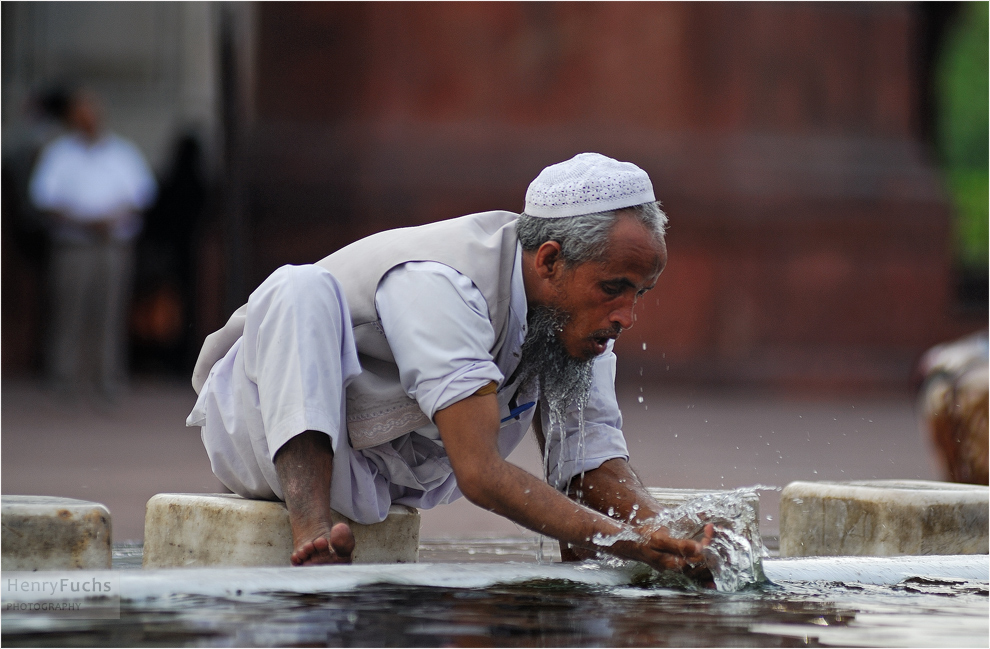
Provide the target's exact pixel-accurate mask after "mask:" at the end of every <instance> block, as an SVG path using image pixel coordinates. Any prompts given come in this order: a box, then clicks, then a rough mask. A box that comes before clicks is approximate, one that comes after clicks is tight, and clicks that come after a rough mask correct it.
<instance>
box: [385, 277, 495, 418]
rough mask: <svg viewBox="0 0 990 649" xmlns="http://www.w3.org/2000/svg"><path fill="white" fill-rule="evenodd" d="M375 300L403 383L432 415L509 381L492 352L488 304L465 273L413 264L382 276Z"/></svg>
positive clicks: (493, 333)
mask: <svg viewBox="0 0 990 649" xmlns="http://www.w3.org/2000/svg"><path fill="white" fill-rule="evenodd" d="M375 304H376V306H377V308H378V315H379V317H380V318H381V324H382V329H383V330H384V332H385V337H386V338H387V339H388V342H389V347H390V348H391V350H392V355H393V357H394V358H395V363H396V365H397V366H398V368H399V379H400V381H401V382H402V387H403V388H404V389H405V391H406V393H407V394H408V395H409V396H410V397H411V398H413V399H415V400H416V401H417V403H419V407H420V409H421V410H422V411H423V412H424V413H425V414H426V415H427V416H428V417H430V419H433V416H434V415H435V414H436V412H437V411H438V410H443V409H444V408H446V407H447V406H449V405H452V404H454V403H456V402H458V401H460V400H461V399H464V398H466V397H468V396H470V395H472V394H474V393H475V392H477V391H478V389H480V388H481V387H483V386H484V385H486V384H487V383H488V382H490V381H495V382H496V383H501V381H502V380H503V378H504V377H503V375H502V372H501V371H500V370H499V369H498V366H497V365H496V364H495V361H494V359H493V358H492V355H491V352H490V350H491V349H492V347H493V346H494V344H495V330H494V328H493V327H492V324H491V321H490V320H489V318H488V305H487V303H486V302H485V299H484V296H482V294H481V291H479V290H478V289H477V287H475V286H474V284H473V283H472V282H471V280H470V279H468V278H467V277H465V276H464V275H461V274H460V273H458V272H457V271H455V270H453V269H452V268H450V267H448V266H444V265H443V264H439V263H436V262H409V263H406V264H403V265H402V266H398V267H396V268H394V269H393V270H391V271H390V272H389V273H388V274H387V275H386V276H385V277H384V278H383V279H382V281H381V282H380V283H379V285H378V291H377V293H376V294H375Z"/></svg>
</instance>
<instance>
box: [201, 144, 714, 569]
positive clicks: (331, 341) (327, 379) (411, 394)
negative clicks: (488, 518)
mask: <svg viewBox="0 0 990 649" xmlns="http://www.w3.org/2000/svg"><path fill="white" fill-rule="evenodd" d="M666 222H667V217H666V215H664V213H663V212H662V211H661V209H660V206H659V203H658V202H657V201H656V198H655V196H654V193H653V185H652V183H651V181H650V179H649V176H648V175H647V174H646V172H644V171H643V170H642V169H640V168H639V167H637V166H635V165H633V164H631V163H628V162H618V161H616V160H613V159H611V158H608V157H605V156H603V155H600V154H594V153H585V154H580V155H578V156H576V157H574V158H572V159H571V160H568V161H565V162H562V163H559V164H557V165H552V166H550V167H548V168H546V169H544V170H543V172H541V173H540V175H539V176H538V177H537V178H536V180H534V181H533V182H532V183H531V185H530V187H529V189H528V191H527V194H526V207H525V213H524V214H522V215H519V214H514V213H512V212H505V211H494V212H484V213H479V214H471V215H468V216H463V217H460V218H455V219H451V220H448V221H440V222H437V223H432V224H428V225H423V226H419V227H413V228H402V229H398V230H390V231H386V232H381V233H378V234H376V235H372V236H370V237H368V238H365V239H362V240H360V241H358V242H356V243H353V244H351V245H350V246H347V247H345V248H343V249H341V250H339V251H337V252H336V253H334V254H332V255H330V256H329V257H326V258H325V259H323V260H322V261H320V262H318V263H317V264H313V265H305V266H283V267H282V268H280V269H278V270H277V271H275V272H274V273H273V274H272V275H271V276H270V277H269V278H268V279H267V280H265V281H264V282H263V283H262V284H261V286H259V287H258V288H257V289H256V290H255V291H254V292H253V293H252V294H251V296H250V298H249V300H248V303H247V304H246V305H245V306H243V307H242V308H241V309H239V310H238V311H236V312H235V313H234V315H233V316H232V317H231V318H230V320H229V321H228V323H227V325H226V326H225V327H224V328H223V329H221V330H220V331H218V332H215V333H214V334H211V336H209V337H208V338H207V340H206V342H205V343H204V345H203V349H202V351H201V353H200V357H199V360H198V362H197V365H196V369H195V371H194V374H193V386H194V388H195V389H196V391H197V392H198V393H199V398H198V400H197V403H196V405H195V407H194V409H193V411H192V413H191V414H190V415H189V417H188V419H187V422H186V423H187V425H189V426H201V427H202V436H203V441H204V444H205V446H206V449H207V452H208V454H209V456H210V462H211V465H212V468H213V471H214V473H215V474H216V475H217V477H218V478H220V480H221V482H223V483H224V484H225V485H226V486H227V487H228V488H230V489H231V490H232V491H234V492H236V493H238V494H240V495H241V496H244V497H247V498H262V499H279V500H283V501H284V502H285V504H286V507H287V508H288V511H289V518H290V523H291V528H292V536H293V546H294V551H293V553H292V556H291V560H292V563H293V564H295V565H302V564H313V563H341V562H348V561H349V560H350V555H351V552H352V551H353V548H354V537H353V534H352V533H351V531H350V528H349V527H348V526H347V525H346V524H343V523H341V524H337V525H332V524H331V518H330V516H331V514H330V512H331V509H333V510H336V511H337V512H340V513H341V514H343V515H345V516H346V517H348V518H349V519H351V520H353V521H356V522H358V523H362V524H372V523H376V522H379V521H381V520H384V519H385V517H386V516H387V514H388V509H389V506H390V505H392V504H393V503H397V504H403V505H408V506H411V507H419V508H431V507H434V506H436V505H440V504H444V503H447V502H450V501H452V500H454V499H457V498H459V497H461V495H464V496H465V497H467V498H468V500H470V501H471V502H473V503H474V504H476V505H479V506H481V507H483V508H485V509H488V510H490V511H494V512H496V513H498V514H500V515H502V516H505V517H506V518H508V519H510V520H512V521H514V522H516V523H518V524H519V525H522V526H524V527H526V528H528V529H531V530H533V531H535V532H538V533H540V534H544V535H547V536H551V537H554V538H556V539H558V540H559V541H560V542H561V553H562V556H564V558H565V559H576V558H580V557H586V556H591V555H594V554H596V553H598V552H603V553H607V554H612V555H615V556H619V557H623V558H628V559H635V560H639V561H643V562H645V563H647V564H649V565H651V566H653V567H655V568H658V569H673V570H679V571H683V572H685V573H687V574H688V575H690V576H693V577H695V578H697V579H699V580H700V581H702V582H703V583H706V584H709V585H711V573H710V572H709V570H708V567H707V564H706V559H705V556H704V551H705V548H706V547H707V546H708V545H709V544H710V542H711V538H712V534H713V532H714V530H713V529H712V527H711V526H710V525H708V526H704V527H702V528H700V529H698V530H695V531H694V532H693V537H694V538H693V539H678V538H673V537H672V536H671V534H670V533H669V530H668V529H666V528H664V527H661V526H660V525H659V524H657V523H655V522H653V519H654V518H655V517H656V516H657V515H658V514H660V513H661V505H659V504H658V503H657V502H656V501H655V500H654V499H653V498H652V497H650V495H649V494H648V492H647V490H646V488H645V487H644V486H643V485H642V483H641V482H640V481H639V479H638V478H637V477H636V475H635V474H634V473H633V471H632V469H631V468H630V466H629V462H628V451H627V448H626V444H625V440H624V438H623V436H622V432H621V426H622V416H621V414H620V412H619V408H618V405H617V403H616V397H615V385H614V376H615V360H616V359H615V354H614V353H613V351H612V348H613V344H614V341H615V339H616V338H617V337H618V336H619V334H620V333H621V332H622V330H623V329H627V328H629V327H631V326H632V323H633V308H634V306H635V304H636V302H637V300H638V298H639V297H641V296H642V295H643V294H644V293H645V292H646V291H648V290H650V289H651V288H653V286H654V285H655V284H656V282H657V280H658V278H659V276H660V273H661V271H662V270H663V268H664V265H665V264H666V261H667V251H666V244H665V242H664V228H665V225H666ZM531 424H532V425H533V427H534V430H536V432H537V439H538V441H539V442H540V444H541V446H542V448H543V452H544V470H545V473H546V476H545V477H546V482H544V481H543V480H541V479H539V478H537V477H535V476H533V475H532V474H530V473H527V472H526V471H524V470H523V469H521V468H519V467H517V466H515V465H513V464H510V463H509V462H507V461H506V460H505V458H506V457H508V455H509V454H510V453H511V451H512V450H513V448H515V447H516V446H517V445H518V444H519V442H520V441H521V440H522V439H523V437H524V436H525V434H526V432H527V430H528V429H529V428H530V425H531Z"/></svg>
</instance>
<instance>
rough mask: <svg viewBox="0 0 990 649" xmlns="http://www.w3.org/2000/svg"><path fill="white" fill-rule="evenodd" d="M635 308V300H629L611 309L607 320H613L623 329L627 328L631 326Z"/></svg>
mask: <svg viewBox="0 0 990 649" xmlns="http://www.w3.org/2000/svg"><path fill="white" fill-rule="evenodd" d="M634 308H636V300H635V299H632V300H629V301H628V302H627V303H626V304H623V305H622V306H621V307H619V308H618V309H616V310H615V311H612V313H610V314H609V316H608V319H609V322H613V323H615V324H617V325H619V326H620V327H622V328H623V329H629V328H630V327H632V326H633V309H634Z"/></svg>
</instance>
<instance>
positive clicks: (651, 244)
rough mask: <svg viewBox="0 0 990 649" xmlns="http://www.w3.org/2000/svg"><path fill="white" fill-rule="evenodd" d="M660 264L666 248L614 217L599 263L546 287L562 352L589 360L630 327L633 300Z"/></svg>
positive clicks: (654, 279) (641, 227)
mask: <svg viewBox="0 0 990 649" xmlns="http://www.w3.org/2000/svg"><path fill="white" fill-rule="evenodd" d="M666 264H667V247H666V244H664V242H662V241H661V242H657V241H656V240H655V239H654V238H653V236H652V234H651V233H650V232H649V230H647V228H646V226H644V225H643V224H642V223H640V222H639V221H638V220H636V219H635V218H634V217H631V216H620V218H619V220H618V221H617V222H616V224H615V226H614V227H613V228H612V232H611V236H610V237H609V247H608V250H607V253H606V257H605V259H604V260H603V261H589V262H585V263H583V264H579V265H577V266H574V267H571V268H567V269H565V270H564V271H563V272H562V273H561V275H560V277H559V278H557V279H556V281H555V282H554V283H553V285H552V289H553V291H552V293H553V297H552V298H551V302H550V304H549V306H551V307H553V308H555V309H557V310H558V311H559V312H561V313H563V314H565V315H566V317H567V322H566V324H565V325H564V327H563V330H561V331H560V333H559V335H558V337H559V339H560V342H561V344H563V346H564V348H565V349H566V350H567V353H568V354H570V355H571V356H572V357H573V358H577V359H581V360H587V359H590V358H593V357H595V356H597V355H599V354H601V353H602V352H604V351H605V347H606V346H607V345H608V341H609V340H610V339H614V338H617V337H618V335H619V332H621V331H622V330H623V329H628V328H630V327H632V325H633V308H634V307H635V305H636V300H637V299H638V298H639V297H640V296H642V295H643V294H644V293H646V291H648V290H650V289H651V288H653V286H654V285H655V284H656V283H657V278H658V277H659V276H660V273H661V271H663V268H664V266H665V265H666Z"/></svg>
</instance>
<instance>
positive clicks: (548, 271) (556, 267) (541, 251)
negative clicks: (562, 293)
mask: <svg viewBox="0 0 990 649" xmlns="http://www.w3.org/2000/svg"><path fill="white" fill-rule="evenodd" d="M560 251H561V248H560V244H559V243H558V242H556V241H545V242H543V244H542V245H540V247H539V248H537V249H536V272H537V274H538V275H539V276H540V279H553V278H555V277H556V276H557V275H558V274H560V271H561V269H562V268H563V267H564V258H563V257H562V256H561V254H560Z"/></svg>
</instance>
